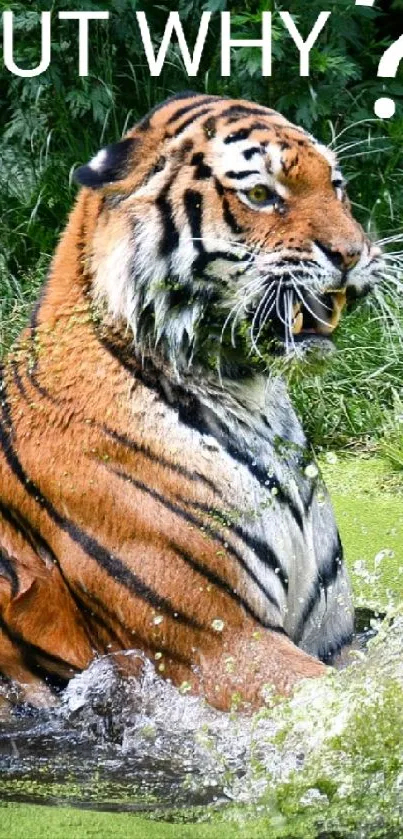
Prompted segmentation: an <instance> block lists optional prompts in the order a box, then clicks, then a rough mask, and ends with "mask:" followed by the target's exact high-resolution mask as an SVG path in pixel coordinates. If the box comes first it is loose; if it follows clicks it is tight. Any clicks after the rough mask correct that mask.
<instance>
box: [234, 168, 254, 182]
mask: <svg viewBox="0 0 403 839" xmlns="http://www.w3.org/2000/svg"><path fill="white" fill-rule="evenodd" d="M249 175H260V172H259V170H258V169H241V171H240V172H234V170H233V169H230V171H229V172H225V177H226V178H232V180H235V181H242V180H243V178H248V177H249Z"/></svg>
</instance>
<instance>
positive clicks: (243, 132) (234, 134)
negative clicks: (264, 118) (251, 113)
mask: <svg viewBox="0 0 403 839" xmlns="http://www.w3.org/2000/svg"><path fill="white" fill-rule="evenodd" d="M263 130H264V131H269V126H268V125H266V124H265V123H264V122H252V123H251V125H248V127H247V128H239V129H238V131H231V134H228V135H227V136H226V137H225V138H224V143H225V144H226V145H229V143H238V142H239V141H240V140H247V139H248V137H250V135H251V134H252V131H263Z"/></svg>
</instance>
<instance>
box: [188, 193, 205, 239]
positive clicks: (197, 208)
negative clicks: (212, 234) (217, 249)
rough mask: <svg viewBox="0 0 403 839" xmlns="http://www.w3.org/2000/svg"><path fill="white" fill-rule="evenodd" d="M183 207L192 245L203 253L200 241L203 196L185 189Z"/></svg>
mask: <svg viewBox="0 0 403 839" xmlns="http://www.w3.org/2000/svg"><path fill="white" fill-rule="evenodd" d="M184 205H185V210H186V216H187V219H188V222H189V227H190V230H191V234H192V239H193V240H195V241H193V245H194V247H195V248H196V250H197V251H199V253H203V252H204V245H203V242H202V241H201V235H202V218H203V196H202V194H201V192H197V191H196V190H194V189H186V190H185V194H184Z"/></svg>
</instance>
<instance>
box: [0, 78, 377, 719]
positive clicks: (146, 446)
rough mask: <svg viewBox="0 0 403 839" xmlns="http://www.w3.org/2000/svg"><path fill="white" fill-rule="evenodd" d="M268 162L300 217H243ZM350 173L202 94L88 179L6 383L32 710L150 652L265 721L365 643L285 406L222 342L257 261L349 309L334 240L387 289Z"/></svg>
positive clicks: (259, 112) (19, 637)
mask: <svg viewBox="0 0 403 839" xmlns="http://www.w3.org/2000/svg"><path fill="white" fill-rule="evenodd" d="M236 132H238V136H239V137H240V138H241V143H243V140H242V137H245V145H244V146H242V148H241V151H240V149H239V148H238V152H237V153H235V147H236V146H237V144H238V145H239V139H237V138H236V137H235V139H230V141H228V138H229V137H230V138H232V136H233V135H236ZM242 132H243V133H242ZM231 146H232V147H233V155H232V158H231V159H232V160H233V166H234V167H235V185H234V178H232V177H231V174H230V175H228V171H229V172H230V173H231V170H232V167H231V168H230V169H228V166H229V163H228V157H227V156H226V152H227V151H228V149H230V147H231ZM253 147H256V148H260V152H259V153H255V157H253V154H252V153H251V154H250V155H249V158H248V154H247V155H246V157H245V155H243V158H244V161H245V168H247V167H251V168H257V169H258V170H259V173H260V174H259V178H261V177H263V176H264V177H266V175H265V174H264V172H266V174H267V177H269V178H272V179H273V182H274V181H275V182H276V184H277V185H278V189H279V195H283V196H284V207H285V206H286V207H287V209H286V210H284V211H283V210H281V212H280V211H279V212H278V213H277V211H274V212H256V211H254V210H251V209H250V207H248V206H247V205H246V204H245V203H244V202H243V201H242V200H240V199H239V197H238V195H237V192H236V181H237V178H236V174H237V171H238V172H239V168H238V170H237V169H236V167H237V166H239V160H238V158H239V153H243V152H245V151H247V149H248V148H253ZM247 158H248V159H247ZM262 159H264V161H265V162H264V168H263V169H262V168H261V167H262V166H263V163H262V162H261V161H262ZM254 160H255V165H254V167H253V165H252V164H253V161H254ZM256 161H257V162H256ZM336 168H337V164H336V161H335V160H334V159H333V156H332V155H331V153H329V152H327V150H326V149H324V148H323V147H321V146H319V145H318V144H317V143H316V142H315V141H314V140H313V139H312V138H310V137H309V136H308V135H306V134H305V133H304V132H303V131H302V130H301V129H298V128H296V127H295V126H292V125H290V124H289V123H288V122H287V121H286V120H285V119H284V118H283V117H281V116H280V115H279V114H276V113H274V112H271V111H268V110H267V109H264V108H261V107H260V106H254V105H253V104H252V103H247V102H233V101H232V100H221V99H219V98H216V97H196V96H193V95H190V94H189V95H184V96H183V98H182V99H181V98H179V99H178V98H176V99H173V100H170V101H169V102H168V103H164V104H163V105H162V106H160V107H159V108H157V109H155V111H154V112H153V113H152V114H151V115H149V117H147V118H146V119H145V120H144V121H143V122H142V123H140V124H139V125H138V126H136V127H135V129H133V131H132V132H131V133H130V135H129V136H128V137H127V138H126V139H125V140H124V141H123V142H121V143H119V144H116V145H115V146H113V147H108V149H107V150H106V151H104V152H102V153H100V155H98V156H97V157H96V158H95V159H94V161H92V162H90V164H88V165H87V166H85V167H82V168H81V170H79V172H78V179H79V180H80V181H81V183H83V184H84V186H85V188H84V189H83V190H82V191H81V192H80V194H79V196H78V200H77V203H76V206H75V208H74V210H73V212H72V214H71V217H70V220H69V223H68V225H67V228H66V231H65V232H64V234H63V236H62V239H61V242H60V244H59V247H58V250H57V252H56V255H55V258H54V261H53V265H52V268H51V271H50V275H49V278H48V280H47V282H46V284H45V286H44V289H43V292H42V295H41V298H40V300H39V301H38V304H37V306H36V307H35V310H34V312H33V315H32V318H31V323H30V326H29V327H28V328H27V329H26V330H25V332H24V333H23V335H22V336H21V338H20V340H19V341H18V343H17V345H16V346H15V347H14V349H13V351H12V352H11V354H10V355H9V357H8V359H7V361H6V363H5V366H4V370H3V376H2V385H1V388H2V390H1V423H0V443H1V449H0V469H1V472H0V616H1V617H0V672H1V674H2V675H3V679H4V680H5V682H8V681H10V680H12V681H13V682H15V683H18V684H19V685H20V686H21V687H20V691H21V693H20V697H21V698H26V699H29V700H30V701H33V702H42V701H49V699H51V698H52V693H53V692H54V691H55V690H56V691H57V690H58V689H59V688H60V687H62V686H63V685H64V684H65V683H66V681H67V680H68V679H69V678H71V676H73V675H74V674H75V673H76V672H79V671H80V670H82V669H83V668H85V667H86V666H87V665H88V664H89V662H90V661H91V660H92V659H93V658H94V656H96V655H102V654H104V653H108V652H111V651H116V652H118V651H120V650H126V649H131V648H137V649H142V650H144V651H145V653H146V655H147V656H149V657H150V658H151V659H152V660H154V661H155V663H156V667H157V669H158V671H159V672H160V673H161V675H163V676H164V677H167V678H170V679H172V680H173V682H174V683H175V684H177V685H181V684H185V685H186V689H187V686H188V685H189V686H190V687H191V689H192V690H193V691H194V692H198V693H203V694H204V695H205V696H206V698H207V699H208V701H209V702H211V703H212V704H213V705H215V706H217V707H219V708H223V709H228V708H229V707H230V706H231V704H232V702H233V701H234V699H235V700H237V697H238V696H241V698H242V699H243V700H244V702H245V703H246V704H249V705H250V706H253V707H255V706H257V705H259V704H261V703H262V702H263V694H264V686H265V685H267V684H272V685H274V687H275V689H276V690H278V691H280V692H283V693H287V692H288V691H289V690H290V689H291V688H292V686H293V685H294V684H295V683H296V682H297V681H298V680H299V679H300V678H303V677H306V676H317V675H320V674H321V673H322V672H324V667H323V665H322V664H321V663H320V662H319V661H318V660H317V658H316V657H319V658H321V659H322V660H323V661H330V659H331V657H332V655H333V654H334V653H335V652H336V651H338V650H339V649H340V648H341V647H342V646H343V645H344V644H345V643H347V642H348V641H349V640H350V638H351V633H352V620H353V610H352V605H351V595H350V589H349V583H348V579H347V575H346V571H345V568H344V564H343V560H342V549H341V545H340V540H339V537H338V533H337V528H336V525H335V522H334V518H333V513H332V509H331V506H330V503H329V500H328V498H327V496H326V493H325V490H324V487H323V486H322V483H321V479H320V477H319V476H317V475H316V474H315V470H313V471H312V470H309V468H308V469H307V467H309V465H310V463H311V456H310V453H309V449H308V447H307V443H306V441H305V438H304V434H303V431H302V429H301V427H300V424H299V421H298V419H297V417H296V415H295V413H294V411H293V408H292V406H291V404H290V401H289V398H288V395H287V393H286V390H285V387H284V385H283V384H282V382H281V381H279V380H278V379H275V378H271V377H270V375H269V373H268V372H267V371H265V370H264V368H263V366H262V365H259V364H257V367H256V369H253V368H252V361H251V359H250V356H248V355H244V356H242V353H241V354H240V355H239V354H238V355H237V354H236V353H235V356H234V354H233V353H232V349H231V347H229V345H228V344H225V343H224V342H221V341H220V340H219V338H218V337H217V336H219V329H218V331H217V329H216V327H217V326H219V327H221V326H222V325H223V323H224V321H225V318H226V317H227V315H228V311H229V310H230V308H231V306H232V305H233V302H234V299H236V296H237V293H238V291H237V289H238V290H239V283H240V282H244V281H245V280H244V278H245V270H246V276H248V274H247V272H248V270H249V266H250V265H251V260H250V251H251V249H252V250H253V248H255V253H256V257H255V259H254V263H253V265H252V269H253V271H255V272H256V271H257V270H261V269H259V265H260V266H261V264H262V260H263V262H264V264H265V266H266V268H265V270H268V269H267V266H268V265H269V266H270V270H271V271H272V272H274V274H273V275H274V276H276V272H277V274H278V275H279V276H280V275H281V274H284V271H286V270H287V260H288V263H289V262H290V260H291V259H293V258H294V257H295V254H298V261H299V262H298V264H299V263H301V265H302V267H301V266H300V268H299V271H300V274H299V277H300V281H301V282H302V281H303V280H304V277H305V280H304V281H305V282H306V283H307V284H309V283H311V285H312V287H314V286H315V284H316V288H318V289H319V288H320V287H323V284H324V283H326V284H327V285H329V283H332V282H333V283H334V284H335V285H334V287H335V288H336V287H337V283H338V282H340V279H339V277H338V276H337V271H336V268H335V265H334V263H331V261H330V262H329V260H328V262H329V264H327V263H326V259H325V257H324V256H323V254H324V251H322V252H321V253H319V250H320V248H318V246H317V245H315V244H314V243H315V242H318V241H319V242H322V243H323V245H324V246H325V249H326V250H327V252H328V253H330V254H331V253H332V252H333V253H335V254H338V255H339V257H340V259H341V260H342V262H343V261H344V262H343V271H344V272H345V273H346V272H347V271H348V272H349V274H348V276H349V278H350V277H351V278H352V279H351V280H350V279H349V280H348V281H351V283H352V284H355V286H356V287H357V288H358V289H359V291H361V290H362V289H363V288H364V286H365V287H366V285H368V283H369V284H370V282H371V278H370V273H371V269H370V267H369V266H370V265H371V263H372V262H376V255H375V256H374V255H372V256H371V247H370V244H369V243H368V242H367V240H366V239H365V236H364V234H363V231H362V229H361V228H360V227H359V225H358V224H357V223H356V222H355V221H354V220H353V219H352V217H351V213H350V209H349V205H348V201H347V199H346V198H345V197H343V198H342V200H340V198H339V197H337V196H336V194H335V189H334V187H333V186H332V174H331V173H332V172H334V171H335V170H336ZM262 173H263V174H262ZM232 174H234V172H232ZM294 187H295V191H294V192H293V193H292V189H294ZM276 188H277V187H276ZM196 234H200V235H196ZM237 243H238V244H237ZM239 243H240V244H239ZM240 247H241V257H240V259H238V258H237V259H234V254H237V256H238V257H239V248H240ZM315 248H316V250H315ZM242 249H244V250H242ZM244 251H245V253H244ZM245 254H247V255H245ZM357 254H358V257H359V258H358V263H357V259H356V260H355V263H354V267H353V268H352V267H351V265H350V263H349V260H350V259H351V257H352V256H354V255H355V256H357ZM259 260H260V263H259ZM315 260H316V263H315ZM242 262H243V263H245V264H246V269H245V264H242V266H241V267H242V271H241V270H240V269H239V263H242ZM312 262H314V263H315V264H316V268H315V271H316V274H314V275H313V273H312ZM304 264H306V265H307V266H308V267H307V268H306V274H304V270H305V269H304ZM256 265H257V266H258V267H256ZM337 270H338V269H337ZM254 276H255V275H254ZM344 281H346V280H344ZM183 290H185V293H183ZM178 291H179V292H180V293H179V295H178V294H177V292H178ZM175 294H176V296H175ZM209 318H211V320H209ZM210 323H212V324H213V326H214V329H215V331H214V336H215V337H214V340H213V341H212V340H211V331H209V329H208V328H204V327H205V326H206V325H207V326H208V325H209V324H210ZM212 357H213V360H214V363H211V359H212ZM248 365H249V366H248Z"/></svg>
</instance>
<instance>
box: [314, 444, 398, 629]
mask: <svg viewBox="0 0 403 839" xmlns="http://www.w3.org/2000/svg"><path fill="white" fill-rule="evenodd" d="M329 457H330V459H331V460H333V458H332V457H331V456H330V455H328V458H329ZM321 467H322V472H323V475H324V478H325V481H326V484H327V487H328V489H329V491H330V494H331V497H332V502H333V506H334V510H335V514H336V521H337V524H338V526H339V529H340V533H341V539H342V543H343V547H344V552H345V558H346V563H347V566H348V568H349V572H350V576H351V580H352V585H353V591H354V601H355V605H356V606H367V607H369V608H372V609H374V610H379V611H380V612H384V611H386V610H387V609H388V608H390V607H394V606H397V605H398V604H399V603H403V475H402V477H401V478H399V477H393V475H392V474H391V465H390V463H389V462H388V461H387V460H384V459H381V458H379V457H378V458H374V457H367V458H363V457H362V456H361V457H360V456H358V455H355V456H351V455H349V456H347V457H342V458H339V459H338V460H336V462H335V463H332V462H330V463H329V460H328V459H326V457H324V458H323V460H322V462H321Z"/></svg>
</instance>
